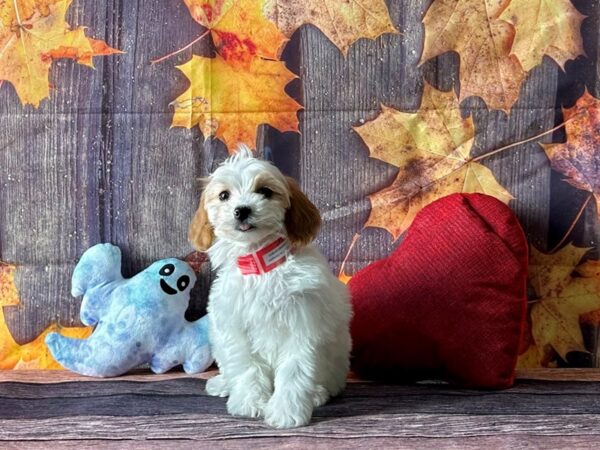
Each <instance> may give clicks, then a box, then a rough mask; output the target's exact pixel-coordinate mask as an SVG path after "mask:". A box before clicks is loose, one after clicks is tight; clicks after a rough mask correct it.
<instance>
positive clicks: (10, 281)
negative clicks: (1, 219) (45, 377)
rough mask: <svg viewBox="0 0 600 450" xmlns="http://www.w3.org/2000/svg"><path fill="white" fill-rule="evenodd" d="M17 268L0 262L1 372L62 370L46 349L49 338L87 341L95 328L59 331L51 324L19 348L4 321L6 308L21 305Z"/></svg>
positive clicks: (73, 328)
mask: <svg viewBox="0 0 600 450" xmlns="http://www.w3.org/2000/svg"><path fill="white" fill-rule="evenodd" d="M15 270H16V268H15V266H13V265H10V264H6V263H3V262H1V261H0V370H4V369H62V366H60V365H59V364H58V363H57V362H56V361H55V360H54V358H52V355H51V354H50V351H49V350H48V347H46V343H45V341H44V339H45V337H46V335H47V334H48V333H50V332H53V331H58V332H60V333H61V334H63V335H65V336H68V337H72V338H80V339H84V338H86V337H88V336H89V335H90V334H91V333H92V330H93V328H92V327H68V328H66V327H60V326H59V325H57V324H52V325H50V326H49V327H48V328H46V329H45V330H44V331H43V333H42V334H40V335H39V336H38V337H37V338H35V339H34V340H33V341H31V342H29V343H27V344H23V345H19V344H18V343H17V342H15V340H14V339H13V337H12V335H11V333H10V330H9V329H8V326H7V325H6V321H5V318H4V311H3V308H4V307H5V306H16V305H18V304H19V293H18V291H17V287H16V285H15V282H14V276H15Z"/></svg>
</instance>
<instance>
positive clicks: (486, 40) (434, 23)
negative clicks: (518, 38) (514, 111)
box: [421, 0, 526, 113]
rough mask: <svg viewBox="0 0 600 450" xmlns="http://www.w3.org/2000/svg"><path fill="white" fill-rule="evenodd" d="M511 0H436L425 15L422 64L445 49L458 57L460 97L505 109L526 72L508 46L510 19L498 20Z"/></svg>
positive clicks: (509, 106) (493, 107) (509, 107)
mask: <svg viewBox="0 0 600 450" xmlns="http://www.w3.org/2000/svg"><path fill="white" fill-rule="evenodd" d="M509 1H510V0H436V1H434V2H433V3H432V4H431V6H430V7H429V9H428V10H427V13H426V14H425V17H424V18H423V23H424V25H425V43H424V47H423V54H422V56H421V63H424V62H425V61H427V60H428V59H430V58H433V57H435V56H438V55H441V54H443V53H446V52H450V51H454V52H457V53H458V55H459V57H460V97H459V98H460V101H462V100H463V99H465V98H467V97H470V96H472V95H475V96H478V97H481V98H482V99H483V101H485V103H486V104H487V105H488V106H489V107H490V108H492V109H500V110H502V111H505V112H506V113H508V112H509V111H510V109H511V108H512V106H513V104H514V103H515V102H516V101H517V98H518V96H519V90H520V88H521V83H522V82H523V80H524V78H525V75H526V74H525V71H524V70H523V68H522V67H521V64H520V63H519V60H518V59H517V57H516V56H515V55H511V53H510V52H511V47H512V43H513V40H514V36H515V31H514V28H513V26H512V25H511V24H509V23H507V22H505V21H503V20H499V19H498V15H499V14H500V13H501V12H502V11H503V10H504V8H505V7H506V5H507V4H508V2H509Z"/></svg>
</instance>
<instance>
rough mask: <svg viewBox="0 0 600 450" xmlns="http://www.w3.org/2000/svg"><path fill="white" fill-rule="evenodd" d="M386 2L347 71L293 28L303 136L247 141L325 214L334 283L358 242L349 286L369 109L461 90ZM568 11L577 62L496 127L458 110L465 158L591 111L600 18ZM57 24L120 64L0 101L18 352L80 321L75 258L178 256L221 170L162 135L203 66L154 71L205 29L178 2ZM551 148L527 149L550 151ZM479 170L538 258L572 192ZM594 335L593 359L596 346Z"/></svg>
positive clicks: (526, 148) (582, 7) (366, 185)
mask: <svg viewBox="0 0 600 450" xmlns="http://www.w3.org/2000/svg"><path fill="white" fill-rule="evenodd" d="M387 3H388V8H389V11H390V15H391V18H392V21H393V23H394V24H395V26H396V28H397V29H398V30H399V31H400V32H401V34H385V35H383V36H381V37H379V38H378V39H375V40H366V39H361V40H359V41H358V42H356V43H355V44H354V45H352V46H351V47H350V49H349V51H348V54H347V55H346V56H345V57H344V56H343V55H342V53H341V52H340V51H339V50H338V49H337V48H336V47H335V46H334V45H333V44H332V43H331V42H330V41H329V40H328V39H327V38H326V37H325V36H324V35H323V34H322V33H321V31H319V30H318V29H317V28H315V27H314V26H311V25H305V26H303V27H301V28H300V29H299V30H298V31H297V32H296V33H295V34H294V35H293V36H292V38H291V41H290V42H289V43H288V44H287V47H286V49H285V51H284V54H283V60H284V61H285V62H286V63H287V65H288V67H289V68H290V69H291V70H292V71H293V72H294V73H296V74H298V75H299V79H298V80H295V81H294V82H292V83H291V84H290V85H289V86H288V88H287V91H288V92H289V93H290V95H292V96H294V97H295V98H296V99H297V100H298V101H299V102H300V103H301V104H303V105H304V110H303V111H301V112H300V113H299V119H300V131H301V133H300V134H296V133H280V132H278V131H276V130H273V129H271V128H269V127H267V126H262V127H261V133H260V139H259V141H260V144H261V145H260V146H259V153H261V154H263V155H264V156H265V157H266V158H269V159H271V160H273V161H274V162H275V163H276V164H277V165H278V166H279V167H281V168H282V170H283V171H284V172H286V173H287V174H290V175H292V176H295V177H296V178H298V179H299V180H300V183H301V185H302V187H303V189H304V190H305V191H306V192H307V194H308V195H309V197H310V198H311V199H312V200H313V201H314V202H315V203H316V205H317V206H318V207H319V209H320V210H321V212H322V215H323V218H324V226H323V228H322V231H321V234H320V236H319V238H318V240H317V244H318V246H319V247H320V248H321V249H322V250H323V252H324V253H325V254H326V255H327V257H328V258H329V259H330V261H331V267H332V270H334V271H338V270H339V268H340V265H341V262H342V261H343V259H344V256H345V255H346V252H347V251H348V249H349V247H350V243H351V241H352V238H353V237H354V236H355V234H356V233H360V234H361V236H360V238H359V239H358V241H357V243H356V245H355V246H354V248H353V250H352V252H351V255H350V259H349V262H348V264H347V270H348V272H350V273H352V272H353V271H355V270H357V269H359V268H360V267H363V266H365V265H366V264H367V263H369V262H371V261H373V260H375V259H378V258H381V257H382V256H385V255H386V254H388V253H389V251H390V249H392V248H393V247H394V245H395V244H394V242H392V237H391V235H390V234H389V233H387V232H386V231H384V230H382V229H376V228H367V229H364V230H363V226H364V223H365V221H366V219H367V217H368V214H369V210H370V205H369V201H368V198H367V196H368V194H371V193H374V192H376V191H378V190H380V189H381V188H383V187H385V186H388V185H389V184H390V183H391V182H392V181H393V179H394V178H395V176H396V174H397V168H395V167H394V166H391V165H388V164H386V163H384V162H381V161H379V160H376V159H372V158H369V153H368V150H367V148H366V146H365V144H364V143H363V142H362V140H361V139H360V137H359V136H358V135H357V133H356V132H354V131H353V130H352V127H353V126H357V125H360V124H361V123H363V122H364V121H367V120H370V119H373V118H374V117H376V115H377V114H378V112H379V111H380V105H381V104H385V105H387V106H391V107H394V108H396V109H400V110H403V111H414V110H416V109H418V107H419V105H420V98H421V93H422V89H423V84H424V81H427V82H429V83H430V84H432V85H433V86H435V87H436V88H438V89H442V90H450V89H457V88H458V83H459V81H458V75H457V74H458V58H457V55H456V54H453V53H447V54H444V55H442V56H440V57H438V58H435V59H433V60H430V61H428V62H426V63H425V64H422V65H419V64H418V63H419V58H420V55H421V52H422V48H423V38H424V34H423V33H424V31H423V25H422V23H421V19H422V17H423V14H424V12H425V11H426V10H427V8H428V7H429V4H430V1H428V0H388V1H387ZM573 3H574V4H575V6H576V7H577V8H578V9H579V11H580V12H582V13H583V14H585V15H586V16H588V18H587V19H586V20H585V22H584V24H583V27H582V33H583V34H584V36H585V40H584V42H585V51H586V54H587V58H584V57H580V58H578V59H577V60H575V61H570V62H568V63H567V71H566V72H563V71H562V70H561V69H560V68H559V67H558V66H557V65H556V64H555V63H553V62H552V61H551V60H550V59H549V58H547V57H546V58H545V60H544V63H543V64H542V65H541V66H538V67H536V68H534V69H533V70H532V71H531V72H530V74H529V76H528V77H527V79H526V80H525V82H524V83H523V87H522V90H521V95H520V97H519V100H518V102H517V104H516V105H515V107H514V109H513V112H512V114H511V116H510V117H507V115H506V114H504V113H502V112H499V111H489V110H488V109H487V107H486V105H485V104H484V103H483V102H482V101H481V100H480V99H478V98H475V97H472V98H469V99H467V100H466V101H465V102H463V104H462V111H463V114H464V115H465V116H467V115H469V114H472V115H473V118H474V121H475V125H476V127H477V129H479V130H484V132H483V133H478V134H477V140H476V142H475V149H474V151H473V154H474V155H478V154H483V153H484V152H486V151H489V150H492V149H495V148H498V147H501V146H502V145H504V144H507V143H511V142H515V141H517V140H520V139H524V138H527V137H530V136H533V135H536V134H538V133H540V132H541V131H544V130H547V129H550V128H552V127H553V126H554V125H555V124H557V123H559V122H560V120H561V116H560V114H559V112H560V107H561V105H563V106H571V105H572V104H573V102H574V101H575V100H576V99H577V98H578V97H579V96H580V95H581V94H582V92H583V90H584V89H585V88H587V89H588V90H589V91H590V92H591V93H592V94H593V95H595V96H596V97H599V96H600V64H599V63H598V57H597V56H598V50H599V48H600V38H599V28H600V25H599V24H600V3H599V2H598V0H593V1H586V0H574V1H573ZM68 21H69V23H72V24H77V25H85V26H87V27H89V33H88V34H89V35H91V36H93V37H96V38H99V39H104V40H106V42H107V43H108V44H109V45H111V46H113V47H116V48H119V49H121V50H123V51H125V52H126V53H125V54H123V55H117V56H111V57H106V58H96V59H95V60H94V63H95V66H96V67H95V69H93V70H91V69H89V68H86V67H83V66H80V65H77V64H74V63H73V62H72V61H58V62H56V63H54V65H53V69H52V71H51V80H52V84H53V86H54V87H53V89H52V95H51V100H50V101H44V102H43V103H42V105H41V107H40V108H39V109H33V108H31V107H24V106H22V105H21V103H20V101H19V100H18V98H17V96H16V94H15V92H14V90H13V88H12V87H11V86H7V85H6V84H5V85H4V86H2V88H1V89H0V260H3V261H7V262H11V263H15V264H18V266H19V270H18V280H17V283H18V288H19V290H20V294H21V305H19V306H18V307H11V308H5V310H4V312H5V315H6V319H7V323H8V325H9V327H10V329H11V331H12V334H13V336H14V337H15V339H16V340H17V341H18V342H20V343H24V342H27V341H30V340H32V339H33V338H35V337H36V336H37V335H39V333H40V332H41V331H42V330H43V329H44V328H45V327H46V326H47V325H48V324H49V323H50V322H51V321H56V320H58V321H59V322H60V324H62V325H65V326H69V325H76V324H78V323H79V321H78V310H79V301H78V300H76V299H73V298H71V296H70V294H69V290H70V276H71V270H72V268H73V266H74V264H75V263H76V261H77V259H78V258H79V256H80V255H81V254H82V252H83V251H84V250H85V249H86V248H88V247H89V246H91V245H93V244H95V243H98V242H112V243H114V244H116V245H119V246H120V247H121V249H122V250H123V253H124V265H125V267H124V272H125V275H130V274H133V273H135V272H136V271H138V270H140V269H142V268H143V267H144V266H146V265H147V264H149V263H150V262H152V261H153V260H155V259H157V258H162V257H168V256H179V257H182V256H184V255H186V254H187V253H189V252H190V251H191V250H192V249H191V248H190V246H189V244H188V243H187V239H186V232H187V226H188V223H189V220H190V218H191V217H192V214H193V212H194V210H195V207H196V205H197V201H198V198H199V194H200V188H199V184H198V182H197V179H198V177H200V176H204V175H206V174H208V173H209V172H210V171H211V170H212V169H213V168H214V167H215V166H216V165H217V164H218V163H219V162H220V161H222V160H223V159H224V158H225V157H226V155H227V152H226V149H225V147H224V145H223V144H222V143H221V142H220V141H217V140H211V139H208V140H206V141H205V140H204V139H203V136H202V135H201V133H200V131H199V130H198V128H197V127H196V128H193V129H192V130H186V129H184V128H173V129H170V128H169V127H170V123H171V119H172V110H171V109H170V108H169V106H168V105H169V103H170V102H171V101H172V100H173V99H174V98H176V97H177V95H179V94H180V93H181V92H183V90H185V88H186V87H187V85H188V82H187V80H186V79H185V77H184V76H183V75H182V74H181V73H180V72H179V71H178V70H177V69H176V68H175V67H174V66H175V65H177V64H182V63H184V62H185V61H187V60H188V59H189V58H190V56H191V54H192V53H194V54H199V55H205V56H210V55H211V51H212V50H211V46H210V39H204V40H202V41H200V42H198V43H197V44H195V45H194V46H193V47H192V48H191V49H189V50H186V51H184V52H182V53H180V54H178V55H176V56H174V57H172V58H171V59H169V61H168V62H163V63H159V64H156V65H150V60H152V59H154V58H155V57H158V56H162V55H164V54H167V53H170V52H172V51H173V50H175V49H177V48H180V47H182V46H184V45H186V44H187V43H188V42H190V41H192V40H193V39H194V38H195V37H197V36H198V35H199V34H200V32H202V31H203V30H202V28H201V27H200V26H199V25H198V24H197V23H196V22H194V20H193V19H192V17H191V16H190V14H189V12H188V10H187V8H186V7H185V4H184V3H183V1H181V0H169V1H164V0H144V1H141V0H137V1H134V0H127V1H125V0H102V1H93V0H75V1H74V2H73V5H72V6H71V8H70V10H69V13H68ZM561 133H562V132H561V131H558V132H556V133H555V135H554V138H553V136H552V135H548V136H545V137H544V138H542V139H540V141H541V142H551V141H552V140H553V139H554V141H556V142H559V141H560V140H561V139H562V138H564V133H563V134H561ZM483 164H485V165H486V166H488V167H490V168H491V169H492V170H493V172H494V174H495V175H496V177H497V179H498V181H499V182H500V183H501V184H502V185H503V186H505V187H506V188H507V189H508V191H510V192H511V193H512V194H513V196H514V197H515V200H514V201H512V202H511V206H512V207H513V209H514V210H515V211H516V212H517V214H518V216H519V218H520V220H521V222H522V224H523V226H524V228H525V230H526V233H527V235H528V237H529V239H530V241H531V242H532V243H534V244H535V245H536V246H537V247H538V248H540V249H543V250H548V249H550V248H552V247H553V246H554V245H555V244H556V243H557V242H558V241H559V240H560V239H561V237H562V235H563V233H564V231H565V230H566V229H567V228H568V226H569V224H570V222H571V220H572V218H573V217H574V216H575V214H576V213H577V210H578V209H579V207H580V205H581V203H582V202H583V201H584V199H585V195H586V193H585V192H583V191H581V192H579V191H578V192H575V193H574V190H573V189H569V188H568V186H566V183H564V182H563V181H561V179H562V176H561V175H559V174H557V173H555V172H553V171H552V170H551V169H550V165H549V162H548V160H547V158H546V156H545V154H544V152H543V150H542V149H541V147H540V146H539V145H538V144H537V143H536V142H530V143H527V144H523V145H520V146H518V147H516V148H514V149H512V150H509V151H506V152H503V153H500V154H497V155H494V156H492V157H490V158H486V159H485V160H484V161H483ZM592 203H593V202H592ZM595 216H596V211H595V207H594V205H592V204H590V205H589V207H588V208H587V209H586V211H585V217H584V219H583V220H581V221H580V222H579V223H578V225H577V226H576V227H575V230H574V232H573V234H572V240H573V242H574V243H575V244H577V245H578V246H584V247H585V246H594V245H595V244H596V243H597V242H598V238H599V236H600V228H599V227H598V223H597V221H596V219H595ZM595 256H598V254H597V252H596V253H595ZM209 282H210V274H209V273H208V271H207V270H205V272H204V273H203V276H202V277H201V278H200V282H199V285H198V287H197V288H196V290H195V295H194V298H193V303H192V306H191V309H190V311H191V316H198V315H199V314H201V313H202V312H203V311H204V306H205V299H206V293H207V290H208V286H209ZM594 332H595V331H594V330H591V336H592V337H591V338H590V342H589V345H590V346H591V347H592V348H596V347H597V345H596V344H595V341H596V338H595V337H594V336H595V334H594ZM590 364H591V363H590Z"/></svg>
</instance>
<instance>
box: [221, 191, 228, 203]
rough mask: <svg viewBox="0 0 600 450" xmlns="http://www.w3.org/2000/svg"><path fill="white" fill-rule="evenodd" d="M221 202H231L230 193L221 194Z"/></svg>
mask: <svg viewBox="0 0 600 450" xmlns="http://www.w3.org/2000/svg"><path fill="white" fill-rule="evenodd" d="M219 200H221V201H222V202H224V201H227V200H229V191H223V192H221V193H220V194H219Z"/></svg>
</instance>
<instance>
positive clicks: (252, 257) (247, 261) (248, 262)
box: [237, 237, 290, 275]
mask: <svg viewBox="0 0 600 450" xmlns="http://www.w3.org/2000/svg"><path fill="white" fill-rule="evenodd" d="M289 250H290V242H289V241H288V240H287V239H286V238H284V237H278V238H276V239H275V240H274V241H271V242H269V243H268V244H267V245H265V246H264V247H261V248H260V249H258V250H256V251H255V252H252V253H248V254H247V255H243V256H239V257H238V259H237V266H238V267H239V269H240V272H242V275H262V274H264V273H267V272H270V271H271V270H273V269H274V268H275V267H277V266H280V265H282V264H283V263H284V262H285V261H286V260H287V258H288V254H289Z"/></svg>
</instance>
